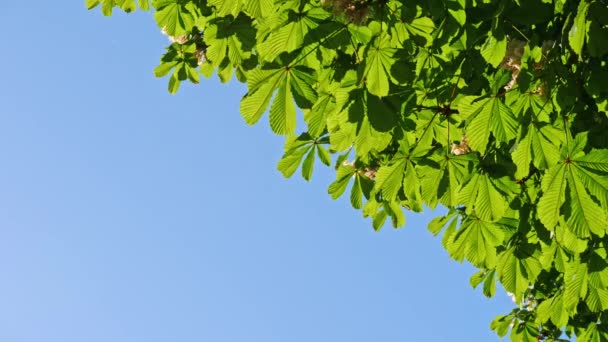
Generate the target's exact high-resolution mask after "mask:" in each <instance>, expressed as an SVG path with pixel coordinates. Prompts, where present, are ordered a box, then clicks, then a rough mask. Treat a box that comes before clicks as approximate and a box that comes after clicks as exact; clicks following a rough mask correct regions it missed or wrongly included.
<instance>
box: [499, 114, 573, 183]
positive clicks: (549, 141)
mask: <svg viewBox="0 0 608 342" xmlns="http://www.w3.org/2000/svg"><path fill="white" fill-rule="evenodd" d="M522 135H523V137H522V138H521V139H520V140H519V141H518V142H517V147H516V148H515V150H514V151H513V153H511V156H512V157H513V162H514V163H515V165H516V166H517V171H516V172H515V178H516V179H522V178H524V177H526V176H527V175H528V174H529V173H530V164H531V163H532V164H533V165H534V166H535V167H536V168H537V169H539V170H545V169H547V168H549V167H550V166H553V165H555V164H556V163H557V162H558V161H559V157H560V155H559V147H560V146H559V144H560V142H561V140H562V137H563V133H561V132H560V131H559V130H558V129H557V128H555V127H553V126H551V125H548V124H546V123H531V124H530V125H529V126H528V127H527V128H525V127H524V128H523V131H522Z"/></svg>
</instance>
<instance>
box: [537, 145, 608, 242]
mask: <svg viewBox="0 0 608 342" xmlns="http://www.w3.org/2000/svg"><path fill="white" fill-rule="evenodd" d="M585 143H586V139H584V138H583V136H582V135H579V136H577V139H576V140H575V141H573V142H572V145H573V147H572V146H571V147H569V148H570V149H571V151H569V152H570V153H566V152H567V151H566V148H564V151H565V158H566V159H565V160H563V161H560V162H559V163H558V164H557V165H555V166H553V167H551V168H549V169H548V170H547V171H546V172H545V175H544V176H543V181H542V190H543V196H542V197H541V199H540V201H539V203H538V214H539V217H540V220H541V222H542V223H543V224H544V225H545V227H547V228H548V229H550V230H552V229H554V227H555V226H556V225H557V223H558V221H559V217H560V216H564V217H565V220H566V223H567V225H568V227H569V229H570V230H571V231H572V232H574V233H575V234H576V235H577V236H579V237H588V236H589V235H590V233H594V234H595V235H597V236H600V237H601V236H604V234H605V232H606V230H607V229H608V216H607V214H606V213H607V211H608V210H607V208H606V203H608V175H607V174H606V173H605V171H604V170H605V169H606V164H607V163H608V162H607V161H606V160H605V159H603V158H604V157H605V156H606V152H605V150H595V151H592V152H590V153H589V154H588V155H584V154H582V148H583V147H584V146H585ZM571 155H574V156H577V157H574V158H571V157H570V156H571ZM591 195H593V196H594V197H595V198H596V199H597V200H598V201H599V203H600V204H601V205H602V206H603V207H604V208H603V209H602V208H601V207H600V205H598V203H597V202H596V201H595V200H594V199H593V198H592V197H591Z"/></svg>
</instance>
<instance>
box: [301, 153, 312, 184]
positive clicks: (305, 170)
mask: <svg viewBox="0 0 608 342" xmlns="http://www.w3.org/2000/svg"><path fill="white" fill-rule="evenodd" d="M314 165H315V149H314V148H310V149H309V152H308V154H307V155H306V158H305V159H304V162H303V163H302V177H303V178H304V179H306V180H310V178H311V177H312V170H313V168H314Z"/></svg>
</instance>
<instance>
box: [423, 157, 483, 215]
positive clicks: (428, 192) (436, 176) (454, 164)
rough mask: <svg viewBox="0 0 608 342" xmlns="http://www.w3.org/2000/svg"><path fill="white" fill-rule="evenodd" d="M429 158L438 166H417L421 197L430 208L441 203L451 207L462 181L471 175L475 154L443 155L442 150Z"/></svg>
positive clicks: (453, 205) (457, 197) (476, 161)
mask: <svg viewBox="0 0 608 342" xmlns="http://www.w3.org/2000/svg"><path fill="white" fill-rule="evenodd" d="M430 159H431V160H432V161H433V162H435V163H436V165H438V166H439V168H435V167H434V166H428V165H424V166H418V168H419V174H420V175H421V187H422V193H421V195H422V198H423V200H424V202H425V203H426V204H427V205H429V206H430V207H431V208H434V207H435V206H436V205H437V201H439V202H440V203H441V204H443V205H445V206H447V207H449V208H452V207H455V206H456V205H458V204H459V203H460V202H459V191H460V187H461V185H462V183H464V182H466V181H467V180H468V179H469V178H470V175H471V172H472V170H473V166H474V165H476V164H477V163H478V162H479V160H478V158H477V155H476V154H473V153H468V154H464V155H460V156H454V155H445V153H444V152H443V151H438V152H437V153H435V154H433V155H432V156H431V157H430Z"/></svg>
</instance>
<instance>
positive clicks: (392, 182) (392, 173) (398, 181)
mask: <svg viewBox="0 0 608 342" xmlns="http://www.w3.org/2000/svg"><path fill="white" fill-rule="evenodd" d="M406 165H407V164H406V160H405V158H401V159H400V160H397V162H395V163H394V164H392V165H386V166H382V167H380V169H379V170H378V173H377V174H376V185H375V188H376V189H377V190H378V191H379V192H380V193H381V194H382V198H384V199H385V200H386V201H392V200H393V199H395V197H396V196H397V193H398V192H399V190H400V189H401V186H402V184H403V177H404V175H405V167H406Z"/></svg>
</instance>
